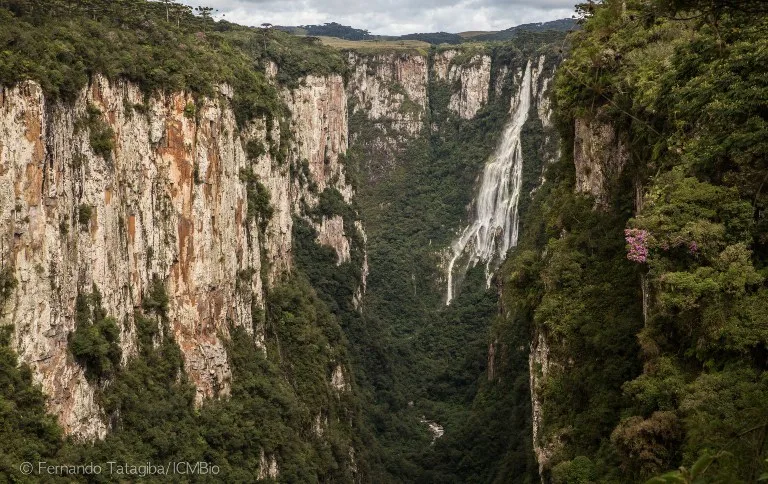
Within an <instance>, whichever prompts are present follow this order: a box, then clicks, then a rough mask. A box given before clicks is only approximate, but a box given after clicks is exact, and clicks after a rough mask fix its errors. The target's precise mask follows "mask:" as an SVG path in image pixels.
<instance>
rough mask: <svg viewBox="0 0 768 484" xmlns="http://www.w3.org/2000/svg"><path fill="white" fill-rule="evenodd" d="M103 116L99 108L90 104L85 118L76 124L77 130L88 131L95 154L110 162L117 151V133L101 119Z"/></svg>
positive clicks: (86, 109)
mask: <svg viewBox="0 0 768 484" xmlns="http://www.w3.org/2000/svg"><path fill="white" fill-rule="evenodd" d="M101 114H102V113H101V110H100V109H99V108H97V107H96V106H94V105H93V104H90V103H89V104H88V106H86V108H85V114H84V115H83V117H82V118H80V119H79V120H78V121H77V122H76V123H75V130H80V129H87V130H88V139H89V141H90V143H91V149H92V150H93V152H94V153H96V154H97V155H99V156H101V157H102V158H104V159H105V160H110V159H111V158H112V150H114V149H115V131H114V130H113V129H112V127H111V126H110V125H109V124H107V123H106V122H105V121H104V120H103V119H102V118H101Z"/></svg>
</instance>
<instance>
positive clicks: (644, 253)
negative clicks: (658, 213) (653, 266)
mask: <svg viewBox="0 0 768 484" xmlns="http://www.w3.org/2000/svg"><path fill="white" fill-rule="evenodd" d="M624 240H626V241H627V259H629V260H631V261H632V262H638V263H643V262H646V261H647V260H648V231H647V230H642V229H625V230H624Z"/></svg>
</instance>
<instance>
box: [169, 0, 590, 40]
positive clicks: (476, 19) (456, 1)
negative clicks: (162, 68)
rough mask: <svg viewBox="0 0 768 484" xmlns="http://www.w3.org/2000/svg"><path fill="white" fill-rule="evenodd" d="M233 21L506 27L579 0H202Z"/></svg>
mask: <svg viewBox="0 0 768 484" xmlns="http://www.w3.org/2000/svg"><path fill="white" fill-rule="evenodd" d="M184 3H187V4H190V5H200V4H201V3H202V4H203V5H207V6H210V7H214V8H216V9H218V16H219V17H220V16H221V15H224V18H226V19H227V20H229V21H230V22H236V23H239V24H245V25H260V24H261V23H263V22H270V23H272V24H275V25H306V24H322V23H325V22H338V23H340V24H344V25H351V26H353V27H357V28H363V29H368V30H370V31H371V33H374V34H381V35H384V34H389V35H400V34H408V33H414V32H438V31H445V32H463V31H467V30H503V29H506V28H509V27H513V26H515V25H519V24H523V23H529V22H542V21H547V20H555V19H559V18H567V17H570V16H571V15H572V14H573V10H574V8H573V6H574V5H575V4H576V3H577V0H204V1H203V0H198V1H197V2H194V1H187V0H185V1H184Z"/></svg>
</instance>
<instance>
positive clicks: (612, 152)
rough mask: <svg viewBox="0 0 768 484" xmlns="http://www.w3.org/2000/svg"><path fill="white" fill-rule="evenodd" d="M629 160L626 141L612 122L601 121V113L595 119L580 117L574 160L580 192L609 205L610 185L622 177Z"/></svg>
mask: <svg viewBox="0 0 768 484" xmlns="http://www.w3.org/2000/svg"><path fill="white" fill-rule="evenodd" d="M628 160H629V152H628V151H627V147H626V145H625V143H624V142H623V141H622V140H620V139H619V137H618V135H617V133H616V130H615V129H614V127H613V126H612V125H611V124H609V123H606V122H603V121H601V119H600V115H599V113H598V115H596V116H595V117H594V118H592V119H585V118H578V119H576V122H575V129H574V142H573V161H574V165H575V166H576V191H577V192H581V193H586V194H590V195H592V196H593V197H595V203H596V206H598V207H603V206H605V204H606V203H607V202H608V200H607V196H608V194H607V189H606V187H607V185H608V184H609V182H611V181H614V180H616V179H617V178H618V176H619V175H620V174H621V171H622V169H623V168H624V166H625V165H626V163H627V161H628Z"/></svg>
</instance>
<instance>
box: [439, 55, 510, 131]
mask: <svg viewBox="0 0 768 484" xmlns="http://www.w3.org/2000/svg"><path fill="white" fill-rule="evenodd" d="M458 54H459V52H458V51H456V50H448V51H445V52H441V53H439V54H436V55H435V58H434V61H433V62H434V64H433V65H434V72H435V78H436V79H438V80H441V81H447V82H449V83H450V84H451V86H452V87H454V86H455V87H454V92H453V93H452V94H451V100H450V103H449V104H448V108H449V109H450V110H451V111H453V112H454V113H456V114H458V115H459V116H460V117H461V118H463V119H471V118H473V117H474V116H475V115H476V114H477V112H478V111H479V110H480V108H481V107H483V105H485V104H486V103H487V102H488V95H489V88H490V83H491V57H490V56H488V55H484V54H475V55H474V56H472V57H471V58H470V59H469V62H463V63H458V62H455V60H456V56H457V55H458ZM502 77H503V74H502ZM502 82H503V81H502ZM456 88H458V89H456Z"/></svg>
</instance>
